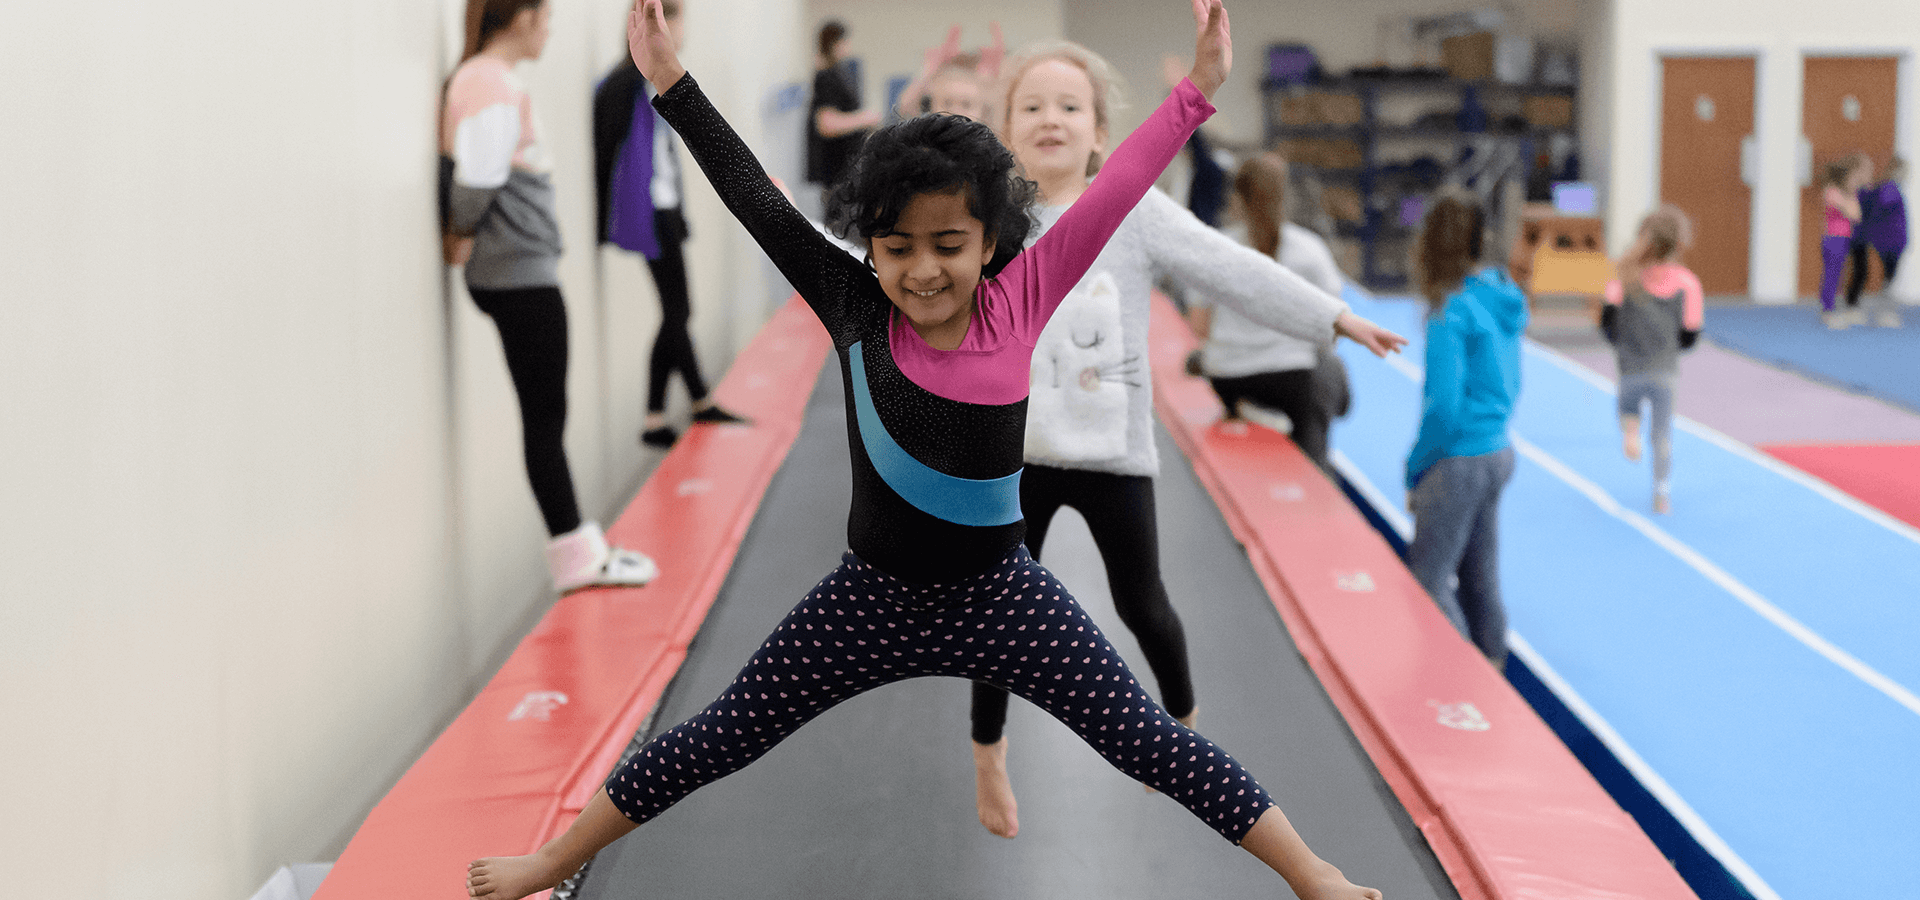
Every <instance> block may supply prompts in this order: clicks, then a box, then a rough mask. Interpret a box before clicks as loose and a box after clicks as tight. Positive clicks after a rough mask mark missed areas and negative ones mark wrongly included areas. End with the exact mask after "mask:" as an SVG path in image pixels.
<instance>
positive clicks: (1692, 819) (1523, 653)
mask: <svg viewBox="0 0 1920 900" xmlns="http://www.w3.org/2000/svg"><path fill="white" fill-rule="evenodd" d="M1395 368H1399V367H1398V366H1397V365H1396V366H1395ZM1402 371H1405V370H1404V369H1403V370H1402ZM1330 458H1331V460H1332V462H1333V466H1334V468H1335V469H1338V470H1339V471H1340V474H1341V476H1342V477H1344V478H1346V479H1347V483H1348V484H1351V485H1352V486H1353V489H1354V490H1355V491H1358V492H1359V493H1360V496H1362V497H1365V498H1366V499H1367V502H1368V503H1371V504H1373V508H1374V510H1375V511H1377V512H1378V513H1379V514H1380V516H1381V518H1383V519H1386V520H1387V524H1389V525H1391V526H1393V530H1394V531H1397V532H1399V534H1400V538H1401V540H1412V539H1413V520H1412V519H1410V518H1408V516H1407V513H1406V512H1405V511H1403V510H1401V509H1400V508H1399V507H1398V506H1396V505H1395V504H1394V503H1393V501H1391V500H1389V499H1387V495H1386V494H1384V493H1382V492H1381V490H1380V488H1379V486H1378V485H1376V484H1374V483H1373V479H1371V478H1368V477H1367V474H1366V473H1365V472H1363V471H1361V469H1360V467H1359V466H1357V465H1355V464H1354V463H1353V460H1351V459H1348V458H1347V455H1346V454H1344V453H1341V452H1340V451H1338V450H1334V451H1332V453H1331V454H1330ZM1507 647H1508V648H1509V649H1510V650H1512V651H1513V653H1514V654H1515V655H1517V656H1519V657H1520V659H1521V661H1522V662H1524V663H1526V665H1527V668H1528V669H1531V670H1532V671H1533V674H1534V676H1535V677H1537V678H1539V679H1540V682H1541V683H1542V684H1545V685H1546V686H1547V690H1549V691H1552V692H1553V694H1554V696H1555V697H1557V698H1559V700H1560V702H1561V703H1563V704H1565V705H1566V707H1567V710H1568V711H1569V712H1571V713H1573V715H1574V717H1575V718H1578V719H1579V720H1580V722H1581V724H1583V725H1585V726H1586V728H1587V730H1588V731H1589V732H1592V733H1593V736H1594V737H1595V738H1597V739H1598V740H1599V741H1600V743H1602V744H1604V745H1606V748H1607V752H1609V753H1611V754H1613V758H1614V759H1616V760H1619V762H1620V764H1621V765H1622V766H1624V767H1626V769H1627V771H1628V772H1630V773H1632V775H1633V777H1634V780H1635V781H1638V782H1639V783H1640V786H1641V787H1643V788H1645V789H1646V790H1647V793H1649V794H1652V795H1653V797H1654V799H1655V800H1657V801H1659V803H1660V805H1661V806H1664V807H1666V809H1667V812H1668V813H1670V814H1671V815H1672V816H1673V818H1674V820H1675V821H1677V822H1679V823H1680V826H1681V827H1682V828H1685V829H1686V830H1687V833H1688V834H1691V835H1692V836H1693V839H1694V841H1695V842H1696V843H1698V844H1699V845H1700V846H1701V848H1702V849H1704V850H1706V851H1707V852H1708V853H1710V854H1712V855H1713V858H1714V859H1716V860H1719V862H1720V865H1722V866H1724V867H1726V870H1727V872H1728V873H1729V874H1731V875H1732V876H1733V877H1734V878H1735V879H1737V880H1739V882H1740V885H1741V886H1742V887H1744V888H1746V890H1747V892H1748V893H1749V894H1752V895H1753V897H1754V900H1783V898H1781V896H1780V893H1779V892H1778V891H1775V890H1774V889H1773V886H1772V885H1769V884H1767V880H1766V879H1765V878H1762V877H1761V876H1760V873H1759V872H1756V871H1754V869H1753V866H1750V865H1748V864H1747V861H1746V860H1745V859H1743V858H1742V857H1741V856H1740V854H1739V852H1738V851H1736V850H1734V849H1733V847H1732V846H1731V845H1729V844H1728V843H1727V842H1726V839H1724V838H1722V837H1721V836H1720V833H1719V832H1717V831H1715V830H1714V829H1713V826H1712V825H1709V824H1707V820H1706V819H1704V818H1702V817H1701V815H1700V813H1699V812H1697V811H1695V810H1694V808H1693V804H1691V803H1688V802H1687V801H1686V799H1685V798H1683V797H1681V796H1680V792H1679V791H1676V790H1674V789H1673V786H1672V785H1670V784H1668V783H1667V779H1666V778H1664V777H1662V776H1661V775H1660V773H1659V771H1657V770H1656V769H1654V767H1653V766H1652V764H1650V763H1648V762H1647V760H1646V758H1645V757H1643V756H1641V755H1640V753H1639V751H1637V750H1635V749H1633V745H1632V744H1630V743H1628V742H1627V739H1626V738H1625V737H1623V736H1621V734H1620V732H1619V730H1618V729H1615V728H1614V727H1613V723H1611V722H1608V721H1607V718H1606V716H1603V715H1601V714H1600V711H1599V710H1597V709H1594V708H1593V705H1592V704H1590V703H1588V702H1587V701H1586V698H1584V697H1582V696H1580V692H1579V691H1576V690H1574V688H1573V685H1572V684H1571V683H1569V682H1568V681H1567V680H1566V679H1565V678H1562V677H1560V673H1559V672H1557V671H1555V670H1554V668H1553V666H1551V665H1549V664H1548V663H1547V661H1546V659H1545V658H1544V657H1542V656H1541V655H1540V654H1539V653H1538V652H1536V651H1535V650H1534V649H1533V645H1532V644H1529V643H1527V639H1526V638H1524V637H1522V636H1521V635H1520V632H1518V631H1514V630H1512V629H1508V631H1507Z"/></svg>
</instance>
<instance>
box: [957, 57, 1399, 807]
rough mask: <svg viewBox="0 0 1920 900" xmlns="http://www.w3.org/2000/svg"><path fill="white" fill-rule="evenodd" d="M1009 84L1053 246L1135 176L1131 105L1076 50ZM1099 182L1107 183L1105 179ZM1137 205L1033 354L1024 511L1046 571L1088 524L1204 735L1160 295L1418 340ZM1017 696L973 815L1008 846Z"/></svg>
mask: <svg viewBox="0 0 1920 900" xmlns="http://www.w3.org/2000/svg"><path fill="white" fill-rule="evenodd" d="M1007 77H1008V78H1009V79H1010V80H1009V81H1008V83H1007V86H1006V91H1005V94H1004V95H1003V96H1001V97H998V98H996V99H997V100H999V101H1001V103H1000V106H1001V109H1002V112H1001V136H1002V139H1003V140H1005V142H1006V144H1007V146H1008V147H1009V148H1010V149H1012V150H1013V154H1014V157H1015V158H1016V159H1017V160H1018V161H1019V163H1020V166H1021V168H1022V169H1023V170H1024V171H1025V173H1026V175H1027V177H1028V178H1032V179H1033V180H1034V181H1035V182H1036V183H1037V186H1038V189H1039V193H1040V203H1041V205H1040V207H1039V208H1038V209H1037V210H1036V213H1037V214H1038V217H1039V220H1040V226H1041V228H1042V229H1043V230H1044V231H1046V232H1047V233H1048V234H1051V230H1052V229H1055V228H1059V227H1060V225H1061V224H1064V223H1065V222H1067V221H1069V219H1068V218H1067V217H1068V215H1069V214H1071V213H1073V212H1074V211H1076V210H1078V209H1079V208H1080V206H1081V204H1083V203H1085V202H1086V201H1088V200H1090V199H1092V198H1093V197H1095V196H1096V194H1095V191H1096V190H1097V189H1098V187H1099V186H1100V185H1102V184H1103V183H1104V182H1105V181H1106V180H1107V179H1108V178H1110V177H1114V178H1117V177H1126V175H1124V174H1122V173H1120V172H1117V171H1113V170H1112V164H1111V162H1108V161H1106V160H1105V155H1106V151H1107V148H1108V146H1109V144H1108V138H1109V131H1108V129H1109V128H1110V115H1111V113H1112V110H1113V109H1114V107H1115V106H1117V104H1118V100H1117V98H1116V97H1115V94H1116V93H1117V88H1116V85H1115V78H1114V76H1113V75H1112V69H1111V68H1110V67H1109V66H1108V65H1107V63H1106V61H1105V60H1103V59H1101V58H1100V57H1099V56H1098V55H1096V54H1095V53H1093V52H1092V51H1091V50H1088V49H1087V48H1085V47H1082V46H1080V45H1078V44H1073V43H1069V42H1066V41H1055V42H1048V43H1044V44H1039V45H1035V46H1033V47H1029V48H1027V49H1025V50H1023V51H1021V52H1020V53H1019V54H1017V55H1016V56H1015V57H1014V58H1012V59H1010V60H1009V61H1008V63H1007ZM1184 137H1185V136H1184V135H1183V139H1184ZM1103 162H1106V165H1104V166H1103V165H1102V163H1103ZM1096 171H1098V172H1102V173H1103V174H1102V175H1101V176H1100V177H1099V178H1093V177H1092V176H1093V173H1094V172H1096ZM1129 206H1130V207H1131V208H1130V209H1126V210H1122V211H1121V212H1122V214H1123V215H1124V218H1123V219H1122V220H1121V221H1120V223H1119V227H1118V229H1116V230H1115V231H1114V233H1113V238H1112V239H1111V240H1109V241H1108V242H1107V245H1106V248H1105V249H1104V250H1101V251H1100V253H1099V256H1098V258H1097V259H1095V260H1093V262H1092V266H1091V267H1090V268H1088V269H1087V270H1086V275H1085V276H1084V277H1082V278H1080V279H1079V284H1078V285H1075V286H1073V289H1072V290H1071V291H1070V292H1068V293H1067V297H1066V299H1065V301H1064V302H1062V303H1061V304H1060V309H1059V310H1058V311H1057V312H1055V313H1054V314H1053V319H1052V321H1051V322H1050V323H1049V324H1048V325H1047V327H1046V330H1045V331H1044V332H1042V333H1041V335H1040V337H1039V341H1038V343H1037V344H1036V345H1035V347H1034V349H1033V363H1032V384H1031V391H1032V399H1031V400H1030V402H1029V406H1028V408H1027V440H1026V462H1027V468H1026V472H1025V473H1024V474H1023V475H1022V476H1021V479H1020V507H1021V509H1022V511H1023V512H1025V514H1026V517H1027V547H1028V548H1029V549H1030V550H1031V551H1032V552H1033V554H1034V555H1035V556H1036V557H1038V556H1040V555H1041V553H1042V546H1043V545H1044V544H1045V542H1046V537H1047V528H1048V526H1049V525H1050V524H1051V523H1052V521H1053V517H1054V514H1055V513H1056V512H1058V511H1059V510H1060V508H1061V507H1063V506H1069V507H1072V508H1074V509H1076V510H1079V512H1080V513H1081V515H1082V517H1083V518H1085V519H1086V522H1087V525H1088V527H1089V529H1090V530H1091V532H1092V535H1093V540H1094V543H1095V544H1096V545H1097V546H1098V547H1099V548H1100V556H1101V559H1102V561H1103V562H1104V563H1105V565H1106V570H1107V584H1108V586H1109V587H1110V588H1111V589H1112V592H1113V602H1114V607H1115V608H1116V609H1117V610H1118V611H1119V613H1120V619H1121V621H1122V622H1123V623H1124V624H1125V625H1126V626H1127V628H1128V629H1129V630H1131V631H1132V632H1133V633H1134V635H1135V636H1136V637H1137V638H1139V640H1140V646H1141V651H1142V653H1144V654H1145V656H1146V660H1147V666H1148V668H1150V669H1152V670H1153V675H1154V679H1155V681H1156V682H1157V683H1158V685H1159V687H1160V697H1161V702H1162V703H1163V704H1164V706H1165V707H1166V709H1167V711H1168V712H1169V713H1171V714H1172V715H1173V716H1174V717H1175V718H1178V719H1180V720H1181V721H1182V722H1184V723H1186V724H1187V725H1189V726H1191V725H1192V724H1193V722H1194V709H1195V700H1194V691H1193V677H1192V674H1191V673H1190V671H1189V666H1188V662H1187V644H1186V635H1185V632H1184V630H1183V629H1182V627H1181V623H1180V617H1179V615H1178V614H1177V613H1176V612H1175V611H1174V609H1173V605H1172V603H1171V602H1169V600H1168V597H1167V589H1166V585H1165V584H1164V583H1163V582H1162V580H1161V577H1160V546H1159V524H1158V521H1157V517H1156V515H1155V511H1154V496H1153V477H1154V475H1156V474H1157V473H1158V472H1159V468H1160V461H1159V457H1158V454H1157V453H1156V452H1155V449H1154V432H1153V428H1154V425H1153V388H1152V379H1151V377H1150V376H1149V373H1148V371H1147V364H1146V360H1147V323H1148V321H1149V318H1150V315H1149V314H1150V310H1151V309H1152V296H1153V285H1154V283H1155V281H1156V280H1158V279H1160V278H1163V277H1167V278H1172V279H1173V280H1174V281H1175V282H1176V283H1178V284H1179V285H1180V286H1181V287H1182V288H1184V289H1185V291H1186V292H1187V293H1188V294H1205V295H1207V296H1208V297H1209V298H1210V300H1211V301H1213V302H1217V303H1219V304H1221V305H1223V306H1225V307H1227V308H1229V309H1232V310H1235V311H1236V312H1238V313H1240V314H1242V315H1244V316H1245V317H1246V318H1248V319H1250V320H1252V321H1254V322H1257V323H1259V324H1260V325H1262V326H1264V327H1266V328H1269V329H1273V330H1275V331H1279V332H1284V333H1286V334H1290V335H1293V336H1294V337H1296V338H1298V339H1300V340H1301V341H1303V342H1307V343H1308V344H1327V343H1331V342H1332V341H1333V338H1334V335H1335V334H1345V335H1347V336H1349V337H1352V338H1354V339H1355V340H1358V341H1360V342H1361V343H1363V344H1365V345H1366V346H1367V347H1368V348H1369V349H1372V350H1373V351H1374V352H1376V353H1386V352H1387V351H1388V350H1391V349H1392V348H1394V347H1396V346H1398V345H1400V344H1402V343H1404V342H1405V341H1404V340H1403V339H1402V338H1400V337H1399V336H1398V335H1395V334H1393V333H1391V332H1388V331H1384V330H1382V329H1380V328H1379V327H1377V326H1375V325H1374V324H1372V323H1371V322H1368V321H1366V320H1365V319H1362V318H1360V317H1358V316H1355V315H1353V314H1352V313H1351V312H1349V311H1347V308H1346V304H1344V303H1342V302H1340V301H1339V300H1337V299H1335V298H1334V297H1332V296H1330V295H1328V294H1327V293H1326V292H1324V291H1321V290H1320V289H1318V288H1316V287H1314V286H1313V285H1311V284H1309V283H1307V282H1306V281H1305V280H1303V279H1301V278H1300V277H1299V276H1297V275H1295V274H1293V273H1292V272H1290V271H1288V270H1287V269H1286V268H1285V267H1283V266H1281V265H1280V264H1279V263H1278V262H1276V261H1275V260H1274V259H1273V257H1270V256H1265V255H1262V254H1260V253H1259V252H1257V251H1254V250H1252V249H1249V248H1247V247H1244V246H1241V245H1240V244H1238V243H1236V242H1235V241H1234V240H1233V239H1231V238H1228V237H1227V236H1225V235H1223V234H1221V233H1220V232H1219V231H1216V230H1214V229H1213V228H1210V227H1208V226H1207V225H1206V224H1205V223H1203V222H1201V221H1200V220H1199V219H1198V218H1196V217H1195V216H1194V215H1193V214H1192V213H1190V212H1188V211H1187V210H1186V209H1184V208H1183V207H1181V206H1180V204H1179V203H1178V202H1176V201H1174V200H1173V199H1172V198H1171V197H1168V196H1167V195H1166V194H1164V193H1161V192H1159V191H1147V192H1145V195H1144V196H1142V197H1139V198H1138V199H1137V200H1136V201H1134V202H1131V203H1129ZM1311 364H1312V363H1311V351H1309V361H1308V365H1309V366H1311ZM1007 697H1008V694H1007V691H1006V689H1005V688H1004V687H1002V686H1000V685H997V684H994V683H993V682H991V681H976V682H975V683H974V688H973V754H974V771H975V787H976V791H975V805H976V807H977V811H978V813H979V816H980V823H981V824H982V825H984V826H985V827H986V828H987V830H988V831H991V832H993V833H994V834H997V835H1000V836H1001V837H1013V836H1014V835H1015V834H1016V833H1018V831H1019V827H1020V823H1019V817H1018V806H1017V803H1016V801H1015V798H1014V796H1013V788H1012V783H1011V781H1010V780H1009V778H1008V776H1007V768H1006V756H1007V741H1006V737H1005V735H1004V731H1003V729H1004V726H1005V724H1006V718H1007Z"/></svg>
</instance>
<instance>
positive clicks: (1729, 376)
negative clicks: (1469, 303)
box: [1562, 340, 1920, 445]
mask: <svg viewBox="0 0 1920 900" xmlns="http://www.w3.org/2000/svg"><path fill="white" fill-rule="evenodd" d="M1562 353H1563V354H1564V355H1565V356H1567V357H1568V358H1570V359H1572V360H1574V361H1575V362H1578V363H1580V364H1581V365H1583V366H1586V367H1587V368H1589V369H1592V370H1593V371H1595V372H1598V373H1599V374H1600V375H1602V376H1604V377H1605V378H1607V379H1608V380H1609V381H1611V380H1613V379H1614V377H1615V375H1616V372H1615V370H1614V363H1613V353H1612V352H1611V351H1608V350H1576V351H1562ZM1675 394H1676V396H1675V398H1674V404H1675V407H1676V408H1677V409H1678V411H1679V413H1680V415H1682V416H1685V417H1686V418H1689V419H1692V420H1694V421H1696V422H1699V423H1700V424H1702V425H1705V426H1707V427H1708V428H1712V429H1714V430H1715V431H1719V432H1721V433H1723V434H1725V435H1727V436H1728V437H1731V438H1733V439H1734V440H1737V441H1741V442H1743V443H1747V444H1753V445H1760V444H1794V443H1798V444H1808V443H1817V444H1895V443H1920V415H1916V414H1915V413H1912V412H1909V411H1907V410H1905V409H1903V408H1901V407H1899V406H1895V405H1894V404H1891V403H1888V402H1886V401H1884V400H1878V399H1875V398H1873V397H1867V396H1862V395H1860V394H1855V393H1850V392H1848V391H1843V390H1840V389H1838V388H1835V387H1831V386H1828V385H1826V384H1822V383H1820V382H1817V381H1814V380H1812V379H1810V378H1805V377H1803V376H1800V375H1796V374H1793V373H1792V372H1786V371H1782V370H1780V369H1776V368H1774V367H1772V366H1769V365H1766V364H1764V363H1760V362H1756V361H1754V360H1751V359H1748V358H1747V357H1745V356H1741V355H1740V354H1738V353H1735V352H1733V351H1731V350H1726V349H1723V348H1721V347H1719V346H1717V345H1715V344H1714V343H1713V342H1712V341H1711V340H1703V341H1701V342H1700V344H1698V345H1697V348H1696V349H1695V350H1693V351H1692V352H1690V353H1688V354H1686V355H1685V356H1682V357H1681V358H1680V384H1679V386H1678V388H1677V389H1676V390H1675Z"/></svg>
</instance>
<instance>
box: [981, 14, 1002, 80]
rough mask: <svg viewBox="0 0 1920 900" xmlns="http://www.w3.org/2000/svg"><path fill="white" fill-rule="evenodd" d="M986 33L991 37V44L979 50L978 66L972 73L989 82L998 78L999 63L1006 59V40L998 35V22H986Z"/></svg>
mask: <svg viewBox="0 0 1920 900" xmlns="http://www.w3.org/2000/svg"><path fill="white" fill-rule="evenodd" d="M987 32H988V33H989V34H991V35H993V42H992V43H990V44H988V45H986V46H985V47H981V48H980V64H979V65H977V66H974V71H975V72H978V73H980V75H981V77H983V78H986V79H987V80H989V81H991V80H993V79H995V78H999V77H1000V63H1001V62H1002V61H1003V60H1005V59H1006V58H1007V39H1006V37H1005V36H1003V35H1001V34H1000V23H999V22H988V23H987Z"/></svg>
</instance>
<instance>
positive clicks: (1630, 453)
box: [1620, 416, 1640, 462]
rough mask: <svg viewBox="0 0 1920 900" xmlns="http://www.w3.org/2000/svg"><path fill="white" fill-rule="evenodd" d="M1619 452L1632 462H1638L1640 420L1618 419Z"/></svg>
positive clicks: (1623, 417) (1625, 417)
mask: <svg viewBox="0 0 1920 900" xmlns="http://www.w3.org/2000/svg"><path fill="white" fill-rule="evenodd" d="M1620 452H1621V453H1624V454H1626V455H1627V458H1628V459H1630V460H1633V461H1634V462H1639V461H1640V420H1639V419H1636V418H1630V417H1627V416H1621V417H1620Z"/></svg>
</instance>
